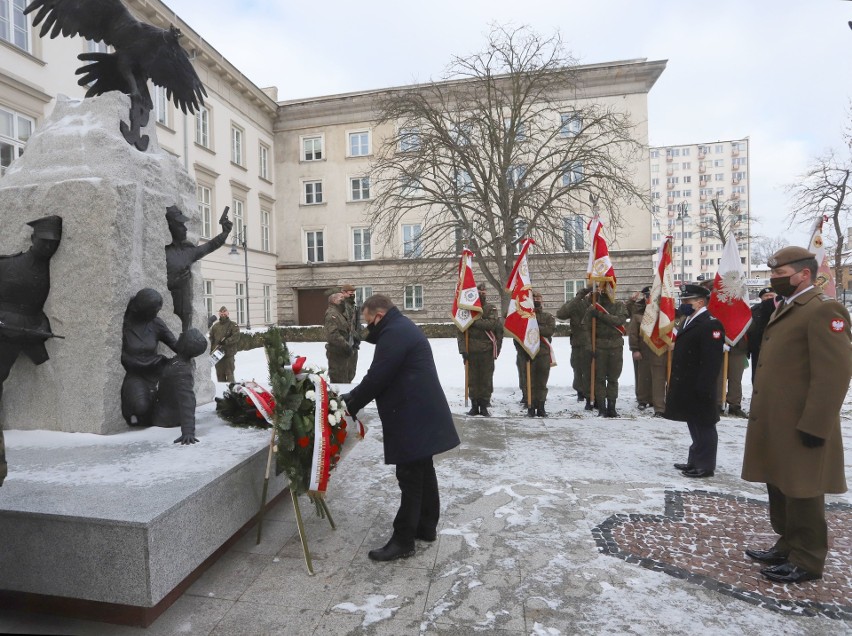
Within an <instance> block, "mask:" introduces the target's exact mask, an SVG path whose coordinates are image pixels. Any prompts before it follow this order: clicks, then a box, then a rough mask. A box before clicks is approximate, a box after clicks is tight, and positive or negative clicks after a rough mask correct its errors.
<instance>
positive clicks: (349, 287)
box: [340, 283, 355, 291]
mask: <svg viewBox="0 0 852 636" xmlns="http://www.w3.org/2000/svg"><path fill="white" fill-rule="evenodd" d="M340 291H355V288H354V287H353V286H352V285H350V284H349V283H346V284H345V285H341V286H340Z"/></svg>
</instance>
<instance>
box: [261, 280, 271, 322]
mask: <svg viewBox="0 0 852 636" xmlns="http://www.w3.org/2000/svg"><path fill="white" fill-rule="evenodd" d="M263 322H265V323H266V324H267V325H271V324H272V285H264V286H263Z"/></svg>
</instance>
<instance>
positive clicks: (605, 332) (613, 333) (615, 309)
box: [583, 294, 628, 417]
mask: <svg viewBox="0 0 852 636" xmlns="http://www.w3.org/2000/svg"><path fill="white" fill-rule="evenodd" d="M598 303H599V304H600V305H601V306H602V307H603V308H604V309H606V310H607V312H609V313H606V314H605V313H603V312H600V311H599V310H597V309H595V307H594V306H589V308H588V309H587V310H586V317H585V318H584V319H583V334H584V339H585V340H586V342H588V343H589V348H591V346H592V317H595V318H596V322H597V327H596V328H595V407H596V408H597V409H598V411H599V412H600V414H601V415H602V416H604V415H605V416H606V417H617V416H618V413H616V411H615V401H616V400H617V399H618V378H619V377H620V376H621V369H622V367H623V366H624V358H623V355H624V354H623V349H624V334H622V333H621V332H620V331H619V330H618V329H617V328H616V327H623V326H624V324H625V323H626V322H627V318H628V315H627V308H626V307H625V306H624V303H623V302H621V301H618V300H617V301H615V302H612V301H611V300H610V299H609V297H608V296H607V295H606V294H602V295H600V296H598ZM604 400H606V404H604Z"/></svg>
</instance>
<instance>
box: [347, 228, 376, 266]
mask: <svg viewBox="0 0 852 636" xmlns="http://www.w3.org/2000/svg"><path fill="white" fill-rule="evenodd" d="M359 233H360V239H361V240H360V242H359V241H358V240H356V239H357V236H358V234H359ZM365 234H366V241H365V240H364V235H365ZM349 235H350V236H351V237H352V260H353V261H356V262H365V261H372V260H373V235H372V231H371V230H370V227H369V226H368V225H364V226H358V227H352V228H350V234H349ZM365 247H366V250H365ZM359 248H360V250H361V254H360V258H359V254H358V251H359ZM365 251H366V255H365Z"/></svg>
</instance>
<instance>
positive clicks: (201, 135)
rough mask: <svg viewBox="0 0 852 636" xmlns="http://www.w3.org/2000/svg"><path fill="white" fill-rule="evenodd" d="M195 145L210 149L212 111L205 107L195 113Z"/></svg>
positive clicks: (200, 107) (199, 108)
mask: <svg viewBox="0 0 852 636" xmlns="http://www.w3.org/2000/svg"><path fill="white" fill-rule="evenodd" d="M195 143H197V144H198V145H199V146H204V147H205V148H209V147H210V111H209V110H208V109H207V108H205V107H204V106H199V107H198V109H197V110H196V111H195Z"/></svg>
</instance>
